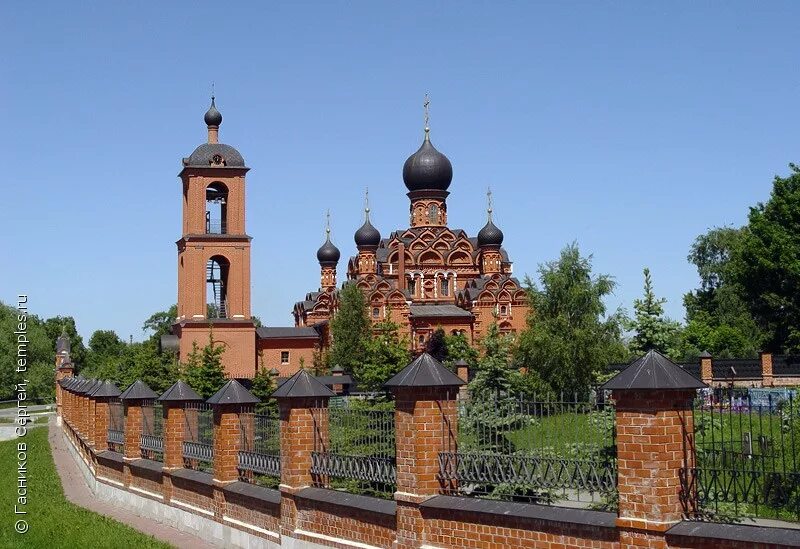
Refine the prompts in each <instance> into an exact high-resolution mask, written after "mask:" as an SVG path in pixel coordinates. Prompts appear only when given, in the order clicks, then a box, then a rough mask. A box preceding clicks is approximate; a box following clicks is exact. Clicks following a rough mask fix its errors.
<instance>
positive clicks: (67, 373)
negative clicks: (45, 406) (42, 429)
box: [56, 356, 73, 425]
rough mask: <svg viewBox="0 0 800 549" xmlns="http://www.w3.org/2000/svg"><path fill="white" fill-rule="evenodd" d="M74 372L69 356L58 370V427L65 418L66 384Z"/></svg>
mask: <svg viewBox="0 0 800 549" xmlns="http://www.w3.org/2000/svg"><path fill="white" fill-rule="evenodd" d="M58 360H59V358H58V357H57V358H56V361H57V362H58ZM72 372H73V369H72V363H71V362H69V357H68V356H67V357H66V358H64V361H63V362H61V364H60V365H58V367H57V369H56V422H57V424H58V425H61V422H62V421H63V417H64V400H65V396H66V393H67V391H66V389H65V388H64V383H65V382H66V381H67V380H69V379H71V378H72Z"/></svg>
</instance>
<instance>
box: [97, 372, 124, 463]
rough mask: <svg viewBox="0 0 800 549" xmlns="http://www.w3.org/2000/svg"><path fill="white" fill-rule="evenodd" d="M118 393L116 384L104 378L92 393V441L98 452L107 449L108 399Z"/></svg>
mask: <svg viewBox="0 0 800 549" xmlns="http://www.w3.org/2000/svg"><path fill="white" fill-rule="evenodd" d="M120 394H121V393H120V390H119V389H117V386H116V385H114V384H113V383H111V382H110V381H108V380H106V381H104V382H103V383H102V385H100V386H99V387H98V388H97V389H96V390H95V391H94V394H93V395H92V396H93V397H94V399H95V406H94V443H95V448H96V449H97V450H98V451H100V452H102V451H103V450H106V449H108V424H109V420H108V414H109V407H108V401H109V399H112V398H116V397H118V396H119V395H120Z"/></svg>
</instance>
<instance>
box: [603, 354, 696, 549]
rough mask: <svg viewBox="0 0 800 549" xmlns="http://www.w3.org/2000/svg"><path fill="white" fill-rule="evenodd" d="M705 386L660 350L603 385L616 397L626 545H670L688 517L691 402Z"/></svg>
mask: <svg viewBox="0 0 800 549" xmlns="http://www.w3.org/2000/svg"><path fill="white" fill-rule="evenodd" d="M702 387H706V385H705V383H702V382H700V381H699V380H697V379H696V378H694V377H692V376H691V375H690V374H688V373H686V372H685V371H684V370H683V369H682V368H681V367H680V366H678V365H677V364H675V363H673V362H671V361H670V360H669V359H668V358H666V357H664V356H663V355H661V354H659V353H658V352H656V351H649V352H648V353H647V354H646V355H645V356H643V357H642V358H640V359H639V360H637V361H636V362H634V363H633V364H631V365H630V366H629V367H627V368H626V369H625V370H623V371H622V372H620V373H619V374H617V375H616V376H615V377H614V378H613V379H611V380H610V381H608V382H607V383H606V384H605V385H604V386H603V388H604V389H612V390H613V395H614V399H615V401H616V420H617V489H618V491H619V516H618V518H617V527H618V528H619V529H620V545H621V546H622V547H631V546H637V547H654V548H666V547H667V543H666V540H665V537H664V532H666V531H667V530H668V529H669V528H671V527H672V526H673V525H674V524H676V523H677V522H679V521H680V520H681V519H682V518H683V516H684V513H685V511H686V509H685V508H684V503H683V501H682V498H681V469H682V468H683V467H691V466H692V464H693V463H694V448H693V444H692V441H693V433H694V424H693V418H692V400H693V399H694V396H695V394H696V391H697V389H699V388H702Z"/></svg>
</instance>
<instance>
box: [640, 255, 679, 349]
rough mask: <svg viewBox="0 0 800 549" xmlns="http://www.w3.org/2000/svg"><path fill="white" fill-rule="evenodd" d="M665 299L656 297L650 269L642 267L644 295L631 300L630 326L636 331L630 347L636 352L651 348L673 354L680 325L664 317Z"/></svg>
mask: <svg viewBox="0 0 800 549" xmlns="http://www.w3.org/2000/svg"><path fill="white" fill-rule="evenodd" d="M666 302H667V300H666V299H664V298H657V297H656V295H655V292H654V291H653V280H652V278H651V277H650V269H648V268H647V267H645V269H644V296H643V297H642V298H641V299H635V300H634V301H633V309H634V311H635V318H634V320H633V322H632V323H631V324H630V328H631V329H632V330H634V331H635V332H636V334H635V335H634V336H633V339H632V340H631V343H630V349H631V351H632V352H634V353H636V354H643V353H646V352H647V351H649V350H651V349H655V350H656V351H658V352H660V353H663V354H668V355H674V354H675V353H676V351H675V347H676V342H677V341H676V338H677V337H678V336H679V330H680V326H679V324H678V323H677V322H674V321H672V320H669V319H668V318H666V317H664V303H666Z"/></svg>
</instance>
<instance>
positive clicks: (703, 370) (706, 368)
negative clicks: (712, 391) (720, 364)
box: [700, 351, 714, 385]
mask: <svg viewBox="0 0 800 549" xmlns="http://www.w3.org/2000/svg"><path fill="white" fill-rule="evenodd" d="M700 379H701V380H702V381H703V383H705V384H707V385H711V382H712V381H714V368H713V365H712V359H711V353H709V352H708V351H703V352H702V353H700Z"/></svg>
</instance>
